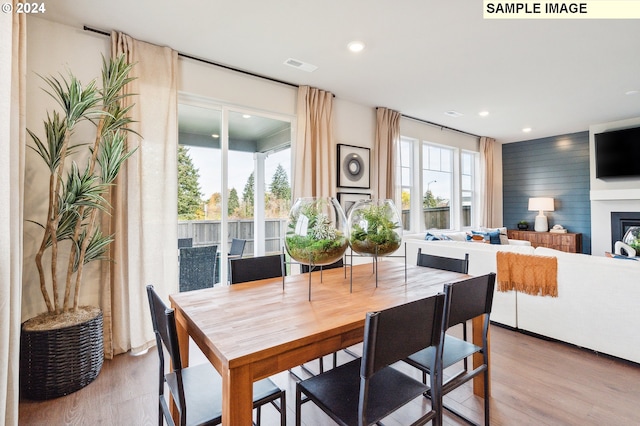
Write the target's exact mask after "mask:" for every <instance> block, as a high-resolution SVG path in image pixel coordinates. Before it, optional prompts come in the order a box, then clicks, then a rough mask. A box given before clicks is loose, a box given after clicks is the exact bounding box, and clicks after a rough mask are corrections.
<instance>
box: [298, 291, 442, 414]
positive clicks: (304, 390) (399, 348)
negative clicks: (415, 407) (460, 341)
mask: <svg viewBox="0 0 640 426" xmlns="http://www.w3.org/2000/svg"><path fill="white" fill-rule="evenodd" d="M443 306H444V295H442V294H438V295H435V296H432V297H428V298H424V299H420V300H416V301H413V302H409V303H405V304H403V305H399V306H395V307H392V308H388V309H384V310H381V311H378V312H369V313H367V315H366V318H365V326H364V343H363V355H362V358H358V359H356V360H353V361H351V362H348V363H346V364H343V365H340V366H338V367H336V368H333V369H331V370H329V371H326V372H324V373H322V374H319V375H317V376H314V377H311V378H309V379H306V380H303V381H301V382H298V383H297V384H296V425H297V426H299V425H300V424H301V421H302V412H301V408H302V404H304V403H306V402H308V401H312V402H313V403H314V404H315V405H316V406H317V407H319V408H320V409H321V410H322V411H324V412H325V413H326V414H327V415H329V417H331V418H332V419H333V420H334V421H335V422H337V423H338V424H340V425H348V426H351V425H353V426H356V425H370V424H376V423H377V422H379V421H380V420H381V419H383V418H385V417H387V416H389V415H390V414H392V413H393V412H394V411H396V410H398V409H399V408H401V407H403V406H404V405H406V404H408V403H410V402H411V401H413V400H414V399H416V398H417V397H421V396H422V395H423V393H425V392H430V393H431V395H433V398H432V400H431V401H432V402H431V407H430V409H429V411H427V412H426V413H425V414H423V415H422V416H421V417H420V418H419V419H418V420H416V421H415V422H414V423H412V424H414V425H421V424H424V423H426V422H428V421H429V420H433V423H434V424H436V425H440V424H442V410H441V407H440V399H439V395H440V378H441V375H440V373H441V365H440V363H441V358H440V357H439V356H436V357H434V358H433V360H432V364H431V365H430V366H431V369H432V370H431V371H433V372H434V376H433V380H432V384H431V386H427V385H426V384H424V383H421V382H420V381H419V380H415V379H414V378H412V377H410V376H408V375H406V374H404V373H402V372H401V371H399V370H397V369H395V368H393V367H392V366H391V364H394V363H395V362H397V361H400V360H402V359H404V358H406V357H407V356H409V355H410V354H411V353H414V351H415V350H416V349H418V350H421V349H424V348H427V347H431V348H433V350H434V351H435V353H437V354H440V353H441V346H440V340H441V337H440V335H441V332H442V319H443ZM303 396H304V399H303Z"/></svg>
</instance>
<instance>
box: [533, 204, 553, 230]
mask: <svg viewBox="0 0 640 426" xmlns="http://www.w3.org/2000/svg"><path fill="white" fill-rule="evenodd" d="M529 210H530V211H535V210H537V211H538V216H536V224H535V226H534V228H533V229H535V230H536V232H547V231H548V230H549V222H548V221H547V217H546V216H545V215H544V212H545V211H547V212H552V211H553V198H542V197H541V198H529Z"/></svg>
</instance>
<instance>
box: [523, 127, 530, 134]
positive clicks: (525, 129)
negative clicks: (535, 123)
mask: <svg viewBox="0 0 640 426" xmlns="http://www.w3.org/2000/svg"><path fill="white" fill-rule="evenodd" d="M522 131H523V132H525V133H529V132H531V127H525V128H524V129H522Z"/></svg>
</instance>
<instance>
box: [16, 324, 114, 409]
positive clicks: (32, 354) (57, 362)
mask: <svg viewBox="0 0 640 426" xmlns="http://www.w3.org/2000/svg"><path fill="white" fill-rule="evenodd" d="M103 360H104V353H103V341H102V312H99V314H98V315H97V316H96V317H95V318H92V319H90V320H88V321H85V322H84V323H80V324H77V325H72V326H69V327H64V328H57V329H52V330H43V331H26V330H24V326H23V329H22V331H21V336H20V388H21V391H22V395H23V396H24V397H25V398H28V399H35V400H44V399H51V398H57V397H60V396H63V395H68V394H70V393H73V392H76V391H78V390H80V389H82V388H83V387H85V386H87V385H88V384H89V383H91V382H92V381H93V380H95V378H96V377H98V373H100V369H101V368H102V363H103Z"/></svg>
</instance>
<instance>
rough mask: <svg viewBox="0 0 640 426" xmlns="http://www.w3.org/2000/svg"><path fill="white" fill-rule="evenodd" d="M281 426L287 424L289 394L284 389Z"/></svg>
mask: <svg viewBox="0 0 640 426" xmlns="http://www.w3.org/2000/svg"><path fill="white" fill-rule="evenodd" d="M280 426H287V396H286V394H285V392H284V391H282V393H281V394H280Z"/></svg>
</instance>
